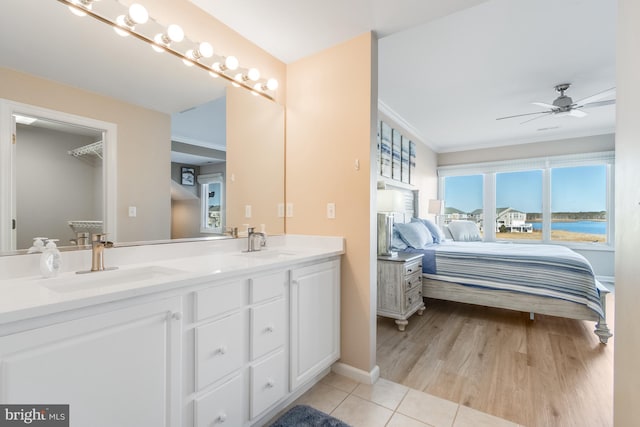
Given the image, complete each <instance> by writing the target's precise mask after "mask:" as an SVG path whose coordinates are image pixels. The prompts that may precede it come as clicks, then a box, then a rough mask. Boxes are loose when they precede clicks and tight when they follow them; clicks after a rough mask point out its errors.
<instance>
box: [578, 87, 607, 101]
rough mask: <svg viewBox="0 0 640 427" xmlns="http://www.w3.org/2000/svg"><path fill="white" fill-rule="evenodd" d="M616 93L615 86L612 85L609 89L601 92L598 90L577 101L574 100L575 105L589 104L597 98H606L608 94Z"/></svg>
mask: <svg viewBox="0 0 640 427" xmlns="http://www.w3.org/2000/svg"><path fill="white" fill-rule="evenodd" d="M615 93H616V88H615V87H612V88H611V89H607V90H603V91H602V92H598V93H596V94H595V95H591V96H587V97H586V98H583V99H581V100H579V101H576V104H577V105H585V104H590V103H592V102H595V101H597V100H599V99H602V98H608V97H610V96H613V95H615Z"/></svg>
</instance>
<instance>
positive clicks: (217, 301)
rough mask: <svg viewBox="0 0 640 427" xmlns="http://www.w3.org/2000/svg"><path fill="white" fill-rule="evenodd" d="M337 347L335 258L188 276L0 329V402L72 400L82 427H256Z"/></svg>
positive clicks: (325, 364) (325, 365)
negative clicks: (153, 289) (156, 288)
mask: <svg viewBox="0 0 640 427" xmlns="http://www.w3.org/2000/svg"><path fill="white" fill-rule="evenodd" d="M95 277H96V278H99V277H100V276H99V275H96V276H95ZM74 278H75V277H74ZM137 291H138V290H136V292H137ZM339 340H340V258H339V255H335V254H334V255H333V256H331V257H328V256H325V257H315V258H313V259H303V260H298V261H297V262H290V263H281V264H279V265H277V266H276V265H265V266H264V267H263V266H260V267H254V268H252V269H251V270H238V271H237V272H234V274H227V275H225V276H216V275H203V276H194V277H189V278H182V279H180V280H177V281H174V282H169V283H163V287H162V290H161V291H156V292H147V293H146V294H144V295H133V296H132V297H123V298H120V299H114V300H113V301H109V302H104V301H101V302H95V303H94V304H91V303H86V304H85V305H81V306H77V307H74V308H73V309H68V310H60V311H55V310H49V311H46V312H45V313H43V314H40V315H39V316H32V317H24V318H21V319H19V320H15V321H13V322H6V323H2V324H0V403H21V404H47V403H50V404H70V418H71V425H75V426H92V427H102V426H104V427H107V426H108V427H111V426H116V425H117V426H124V427H127V426H131V427H134V426H135V427H139V426H153V427H156V426H157V427H194V426H197V427H205V426H206V427H216V426H225V425H229V426H234V427H235V426H237V427H249V426H261V425H264V423H266V422H267V421H268V420H269V419H270V418H271V417H273V416H275V415H276V414H277V413H278V411H280V410H282V409H283V408H284V407H285V406H286V405H287V404H288V403H290V402H291V401H293V400H294V399H295V398H296V397H297V396H298V395H299V394H301V393H302V392H303V391H304V390H306V389H307V388H309V387H310V385H311V381H317V380H318V379H319V375H320V374H322V373H323V372H324V371H326V370H327V369H329V368H330V366H331V364H332V363H333V362H335V361H336V360H337V359H338V358H339V356H340V341H339Z"/></svg>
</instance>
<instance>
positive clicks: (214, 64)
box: [211, 61, 222, 73]
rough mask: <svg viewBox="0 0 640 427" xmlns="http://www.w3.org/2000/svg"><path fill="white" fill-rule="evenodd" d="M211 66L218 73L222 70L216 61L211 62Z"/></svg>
mask: <svg viewBox="0 0 640 427" xmlns="http://www.w3.org/2000/svg"><path fill="white" fill-rule="evenodd" d="M211 68H213V69H214V71H217V72H218V73H221V72H222V67H221V66H220V62H218V61H216V62H214V63H213V64H211Z"/></svg>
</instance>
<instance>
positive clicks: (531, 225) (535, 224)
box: [496, 170, 542, 240]
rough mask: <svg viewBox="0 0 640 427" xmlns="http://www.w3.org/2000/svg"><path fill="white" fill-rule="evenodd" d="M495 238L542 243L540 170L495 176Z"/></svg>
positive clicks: (497, 174) (504, 173)
mask: <svg viewBox="0 0 640 427" xmlns="http://www.w3.org/2000/svg"><path fill="white" fill-rule="evenodd" d="M496 238H497V239H508V240H513V239H527V240H542V171H541V170H531V171H521V172H503V173H496Z"/></svg>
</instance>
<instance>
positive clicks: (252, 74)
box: [247, 68, 260, 82]
mask: <svg viewBox="0 0 640 427" xmlns="http://www.w3.org/2000/svg"><path fill="white" fill-rule="evenodd" d="M247 77H249V80H252V81H254V82H256V81H258V79H259V78H260V70H258V69H257V68H250V69H249V71H248V72H247Z"/></svg>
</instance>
